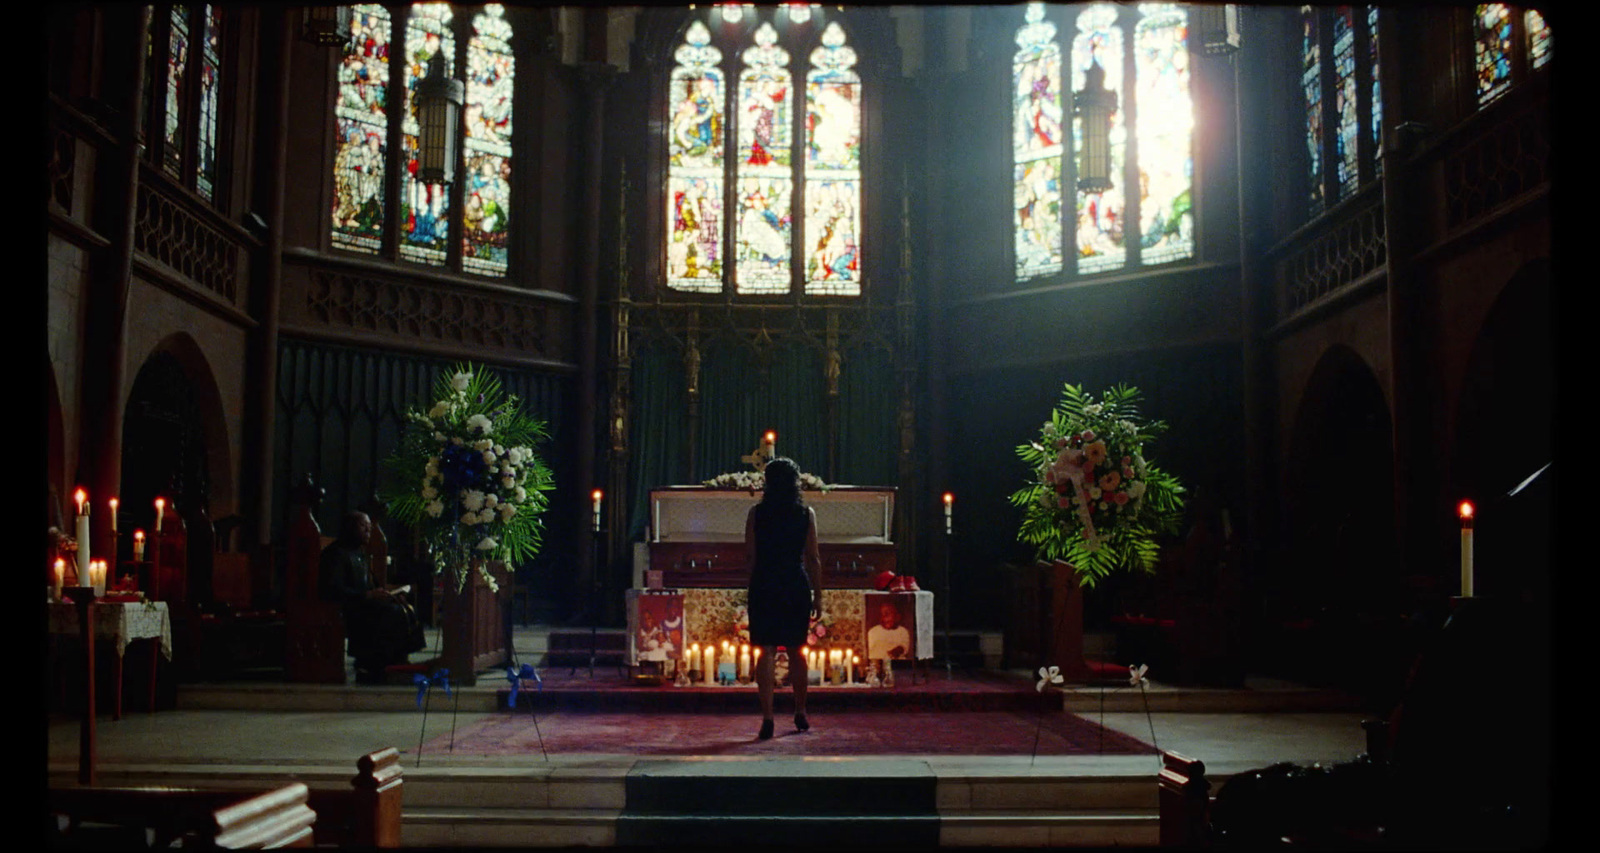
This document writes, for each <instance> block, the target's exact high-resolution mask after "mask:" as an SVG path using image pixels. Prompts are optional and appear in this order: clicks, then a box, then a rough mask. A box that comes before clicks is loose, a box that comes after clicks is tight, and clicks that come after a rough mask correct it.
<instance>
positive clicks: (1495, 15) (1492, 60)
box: [1472, 3, 1550, 107]
mask: <svg viewBox="0 0 1600 853" xmlns="http://www.w3.org/2000/svg"><path fill="white" fill-rule="evenodd" d="M1472 41H1473V56H1474V61H1475V64H1476V69H1477V80H1478V85H1477V94H1478V106H1479V107H1483V106H1486V105H1487V104H1489V103H1490V102H1491V101H1494V100H1495V99H1497V98H1499V97H1500V96H1501V95H1504V94H1505V93H1506V92H1508V91H1510V90H1511V87H1512V86H1515V85H1517V84H1519V83H1521V82H1522V80H1523V78H1525V77H1526V76H1527V74H1529V73H1531V72H1534V71H1539V70H1541V69H1543V68H1544V67H1545V65H1546V63H1548V62H1549V61H1550V25H1549V24H1547V23H1545V20H1544V16H1543V15H1541V14H1539V12H1538V11H1536V10H1534V9H1525V10H1521V11H1520V12H1519V11H1518V10H1517V8H1516V7H1514V6H1509V5H1507V4H1505V3H1480V4H1479V5H1478V6H1477V7H1476V9H1475V10H1474V14H1473V19H1472Z"/></svg>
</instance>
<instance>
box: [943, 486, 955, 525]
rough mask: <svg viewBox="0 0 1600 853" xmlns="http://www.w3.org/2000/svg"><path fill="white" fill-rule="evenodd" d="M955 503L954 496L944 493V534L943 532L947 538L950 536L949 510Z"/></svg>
mask: <svg viewBox="0 0 1600 853" xmlns="http://www.w3.org/2000/svg"><path fill="white" fill-rule="evenodd" d="M955 502H956V496H955V495H954V494H952V493H950V492H945V493H944V532H945V535H947V536H948V535H949V534H950V510H951V505H952V504H954V503H955Z"/></svg>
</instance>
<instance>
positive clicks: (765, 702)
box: [756, 646, 776, 722]
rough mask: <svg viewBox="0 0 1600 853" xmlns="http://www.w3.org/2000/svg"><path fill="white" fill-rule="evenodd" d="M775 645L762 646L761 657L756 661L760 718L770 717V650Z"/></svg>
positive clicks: (765, 720)
mask: <svg viewBox="0 0 1600 853" xmlns="http://www.w3.org/2000/svg"><path fill="white" fill-rule="evenodd" d="M774 648H776V647H775V646H762V647H761V659H760V660H758V661H756V692H757V693H759V694H760V696H761V719H762V721H763V722H767V721H770V720H771V719H772V652H773V649H774Z"/></svg>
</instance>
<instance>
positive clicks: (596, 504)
mask: <svg viewBox="0 0 1600 853" xmlns="http://www.w3.org/2000/svg"><path fill="white" fill-rule="evenodd" d="M592 497H593V498H594V532H596V533H599V532H600V499H601V498H603V497H605V493H604V492H602V491H600V490H599V489H595V490H594V494H593V495H592Z"/></svg>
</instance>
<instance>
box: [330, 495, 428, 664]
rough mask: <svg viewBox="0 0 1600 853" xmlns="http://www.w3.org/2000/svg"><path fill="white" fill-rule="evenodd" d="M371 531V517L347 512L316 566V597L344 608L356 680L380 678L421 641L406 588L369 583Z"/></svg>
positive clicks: (404, 659)
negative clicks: (367, 547)
mask: <svg viewBox="0 0 1600 853" xmlns="http://www.w3.org/2000/svg"><path fill="white" fill-rule="evenodd" d="M371 535H372V519H370V518H368V517H367V514H366V513H363V512H352V513H349V514H347V515H346V516H345V517H344V522H343V523H342V524H341V525H340V528H339V538H338V539H335V540H334V541H333V542H332V543H331V544H329V545H328V547H326V548H324V549H322V560H321V564H320V566H319V569H318V589H319V591H320V594H321V596H322V598H323V599H324V600H326V601H332V602H335V603H337V604H338V605H339V606H340V608H341V609H342V610H343V611H344V629H345V635H346V636H347V637H348V638H349V640H350V656H351V657H353V658H355V659H356V681H357V682H358V683H373V682H381V681H382V680H383V669H384V667H386V666H389V665H391V664H396V663H405V662H406V657H407V655H409V654H410V653H412V652H414V651H418V650H420V649H422V648H424V647H425V646H426V645H427V641H426V640H424V639H423V637H422V623H421V622H420V621H419V620H418V619H417V614H416V611H415V610H413V609H412V608H411V605H410V604H408V603H406V600H405V595H404V593H405V592H407V591H408V589H409V588H408V587H403V586H402V587H391V588H388V589H385V588H382V587H375V586H373V584H372V575H371V574H370V573H369V570H368V559H367V551H366V545H367V538H368V537H369V536H371Z"/></svg>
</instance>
